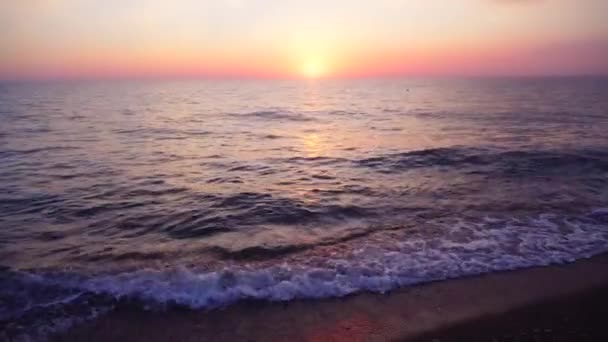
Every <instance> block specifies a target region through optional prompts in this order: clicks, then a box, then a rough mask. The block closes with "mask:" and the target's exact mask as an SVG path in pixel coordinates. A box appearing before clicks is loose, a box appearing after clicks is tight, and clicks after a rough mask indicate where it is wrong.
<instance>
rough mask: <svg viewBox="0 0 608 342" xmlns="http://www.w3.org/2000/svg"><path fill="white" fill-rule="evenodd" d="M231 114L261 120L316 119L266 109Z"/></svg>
mask: <svg viewBox="0 0 608 342" xmlns="http://www.w3.org/2000/svg"><path fill="white" fill-rule="evenodd" d="M228 115H229V116H234V117H237V118H241V119H242V118H254V119H260V120H277V121H295V122H309V121H315V118H313V117H310V116H306V115H304V114H302V113H297V112H290V111H282V110H264V111H255V112H249V113H232V114H228Z"/></svg>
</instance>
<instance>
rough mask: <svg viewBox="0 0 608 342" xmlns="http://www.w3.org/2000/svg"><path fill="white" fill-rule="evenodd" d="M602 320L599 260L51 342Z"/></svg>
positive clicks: (467, 330) (604, 279)
mask: <svg viewBox="0 0 608 342" xmlns="http://www.w3.org/2000/svg"><path fill="white" fill-rule="evenodd" d="M605 317H608V254H603V255H599V256H595V257H592V258H590V259H584V260H578V261H576V262H573V263H570V264H565V265H551V266H546V267H535V268H528V269H521V270H514V271H506V272H498V273H489V274H485V275H480V276H475V277H466V278H458V279H451V280H444V281H438V282H433V283H427V284H421V285H417V286H410V287H405V288H401V289H398V290H395V291H392V292H389V293H387V294H373V293H360V294H355V295H351V296H347V297H344V298H332V299H324V300H297V301H292V302H285V303H277V302H260V301H250V302H241V303H237V304H234V305H231V306H228V307H226V308H223V309H216V310H211V311H194V310H189V309H169V310H167V311H163V312H152V311H145V310H143V309H140V308H136V307H120V308H118V309H115V310H113V311H111V312H110V313H108V314H106V315H103V316H102V317H99V318H98V319H96V320H94V321H92V322H88V323H84V324H82V325H78V326H75V327H73V328H72V329H70V330H68V331H67V332H65V333H61V334H58V335H55V336H52V337H51V340H54V341H120V340H132V341H200V340H209V341H211V340H222V341H279V340H292V341H363V340H365V341H385V340H401V341H433V340H440V341H460V340H465V341H474V340H483V341H486V340H488V341H491V340H492V339H494V340H497V341H503V340H504V341H511V340H513V341H516V340H525V341H527V339H526V338H532V339H530V340H531V341H536V340H538V341H544V340H546V341H570V340H571V339H563V338H567V337H564V336H574V337H573V338H574V340H576V341H598V338H599V340H601V341H604V340H608V338H607V339H604V336H606V332H605V331H604V330H605V329H604V327H602V324H605V323H604V322H603V321H606V322H608V319H607V318H605ZM606 329H608V328H606ZM534 338H535V339H534Z"/></svg>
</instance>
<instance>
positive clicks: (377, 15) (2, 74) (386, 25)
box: [0, 0, 608, 79]
mask: <svg viewBox="0 0 608 342" xmlns="http://www.w3.org/2000/svg"><path fill="white" fill-rule="evenodd" d="M607 13H608V1H606V0H582V1H581V0H308V1H299V0H298V1H296V0H255V1H254V0H214V1H211V0H175V1H166V0H103V1H102V0H20V1H2V2H1V3H0V29H1V32H2V34H1V35H0V79H29V78H36V79H37V78H41V79H45V78H96V77H159V76H176V77H182V76H183V77H289V78H291V77H296V78H297V77H358V76H399V75H406V76H407V75H416V76H419V75H420V76H423V75H561V74H568V75H570V74H608V20H606V15H607Z"/></svg>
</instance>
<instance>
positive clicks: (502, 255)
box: [75, 215, 608, 308]
mask: <svg viewBox="0 0 608 342" xmlns="http://www.w3.org/2000/svg"><path fill="white" fill-rule="evenodd" d="M488 222H490V223H495V222H497V221H496V220H494V219H488V220H486V221H484V222H480V223H477V224H472V223H470V222H459V223H457V224H454V225H452V227H450V232H451V234H448V235H446V236H442V237H437V238H428V237H424V236H422V235H420V236H417V235H414V236H409V237H407V238H404V239H403V240H401V241H385V243H384V244H373V243H370V244H366V245H363V246H362V247H361V248H358V249H357V250H355V251H354V253H352V254H350V255H349V257H348V258H335V259H327V260H324V261H322V262H320V263H319V262H318V260H316V261H315V262H316V264H312V263H306V262H302V263H300V264H291V263H290V264H279V265H274V266H271V267H264V268H258V269H254V268H250V267H246V266H243V267H241V268H234V267H233V268H231V269H224V270H218V271H211V272H206V271H201V270H196V269H188V268H185V267H179V268H176V269H173V270H168V271H167V270H162V271H159V270H152V269H148V270H140V271H136V272H130V273H123V274H117V275H107V276H101V277H96V278H91V279H88V280H86V281H84V282H83V283H79V284H75V286H78V287H79V288H80V289H83V290H87V291H91V292H95V293H102V294H109V295H112V296H114V297H116V298H123V297H130V298H138V299H142V300H146V301H153V302H157V303H176V304H181V305H187V306H189V307H192V308H212V307H216V306H220V305H226V304H230V303H233V302H235V301H238V300H242V299H264V300H271V301H286V300H292V299H296V298H325V297H340V296H345V295H348V294H352V293H355V292H359V291H373V292H386V291H388V290H391V289H394V288H396V287H400V286H405V285H410V284H416V283H421V282H428V281H434V280H441V279H447V278H455V277H462V276H468V275H475V274H480V273H486V272H493V271H501V270H511V269H517V268H524V267H531V266H542V265H548V264H555V263H565V262H571V261H574V260H576V259H580V258H588V257H591V256H593V255H596V254H599V253H604V252H608V227H606V226H605V225H600V224H597V223H590V222H589V221H584V220H560V219H558V218H556V217H554V216H551V215H541V216H539V217H536V218H533V219H527V220H511V221H506V222H505V224H503V225H499V226H497V225H495V224H494V225H490V226H489V225H487V223H488ZM458 233H463V234H464V235H463V234H461V236H468V238H467V239H465V240H463V239H462V238H457V237H456V235H457V234H458Z"/></svg>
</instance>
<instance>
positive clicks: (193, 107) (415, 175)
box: [0, 78, 608, 337]
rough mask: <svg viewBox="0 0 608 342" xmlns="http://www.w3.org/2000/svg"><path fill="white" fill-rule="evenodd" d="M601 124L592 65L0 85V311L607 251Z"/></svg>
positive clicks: (254, 290)
mask: <svg viewBox="0 0 608 342" xmlns="http://www.w3.org/2000/svg"><path fill="white" fill-rule="evenodd" d="M607 132H608V79H606V78H546V79H540V78H539V79H468V80H464V79H463V80H456V79H452V80H439V79H435V80H423V79H420V80H359V81H338V80H315V81H183V82H172V81H164V82H161V81H155V82H151V81H150V82H118V81H115V82H66V83H37V84H26V83H14V84H8V83H6V84H2V85H0V187H1V189H2V191H1V192H0V265H2V267H3V271H2V273H1V276H0V300H2V301H3V302H4V305H2V307H1V308H0V325H2V326H4V328H6V329H4V330H6V331H8V332H7V333H6V334H8V335H7V336H12V337H15V336H18V335H22V334H23V333H28V334H30V335H32V331H34V332H36V334H38V333H40V334H39V335H36V336H42V335H43V334H44V333H46V332H48V331H52V330H56V329H61V328H62V327H64V326H69V325H70V324H72V323H75V322H77V321H79V320H80V319H86V318H90V317H94V316H96V315H98V314H99V313H100V312H103V311H104V310H110V309H111V308H112V307H114V306H115V305H118V304H117V303H120V301H122V300H129V301H133V300H136V301H141V302H142V305H156V304H165V305H166V304H171V305H173V304H177V305H186V306H190V307H194V308H213V307H217V306H221V305H226V304H229V303H232V302H234V301H237V300H240V299H245V298H259V299H267V300H289V299H293V298H322V297H332V296H343V295H346V294H349V293H353V292H357V291H365V290H369V291H380V292H383V291H387V290H390V289H393V288H396V287H399V286H406V285H409V284H414V283H419V282H425V281H430V280H438V279H446V278H452V277H459V276H464V275H470V274H478V273H484V272H492V271H498V270H504V269H513V268H520V267H529V266H535V265H546V264H551V263H563V262H569V261H573V260H576V259H579V258H585V257H589V256H592V255H595V254H598V253H603V252H607V251H608V209H607V208H608V133H607ZM117 301H118V302H117Z"/></svg>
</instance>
